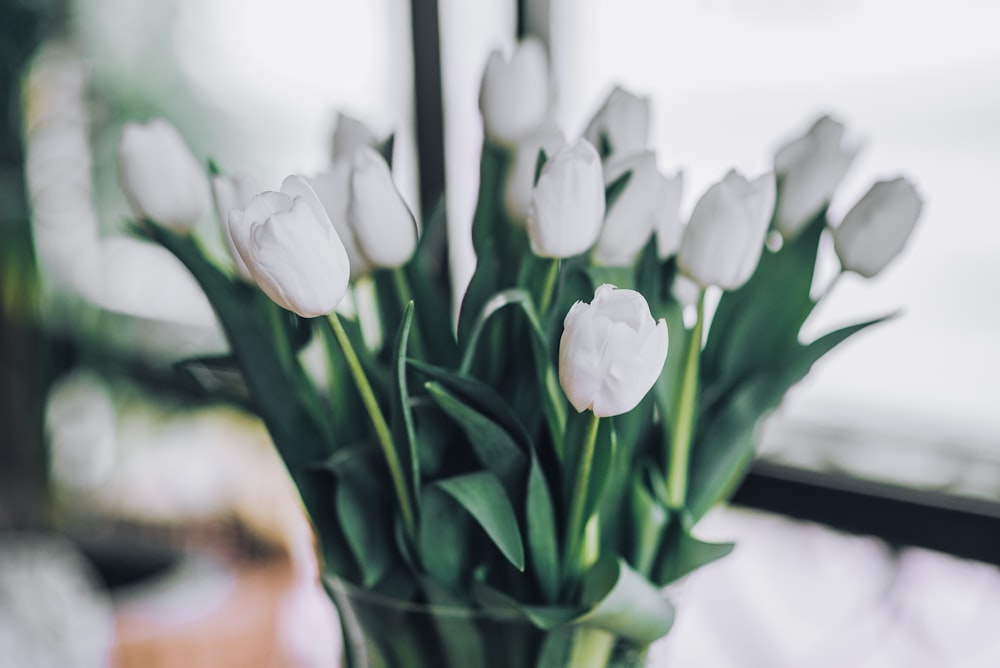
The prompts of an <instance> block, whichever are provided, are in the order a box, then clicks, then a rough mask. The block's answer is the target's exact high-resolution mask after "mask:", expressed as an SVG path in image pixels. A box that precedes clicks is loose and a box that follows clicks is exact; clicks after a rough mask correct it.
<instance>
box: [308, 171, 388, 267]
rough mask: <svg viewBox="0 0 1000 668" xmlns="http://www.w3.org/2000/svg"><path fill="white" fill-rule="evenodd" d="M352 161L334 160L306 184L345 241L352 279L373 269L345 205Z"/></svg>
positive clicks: (348, 190)
mask: <svg viewBox="0 0 1000 668" xmlns="http://www.w3.org/2000/svg"><path fill="white" fill-rule="evenodd" d="M350 183H351V162H350V161H349V160H335V161H334V162H333V164H332V165H331V166H330V169H328V170H327V171H325V172H323V173H322V174H317V175H316V176H313V177H311V178H310V179H309V185H310V186H311V187H312V189H313V190H314V191H316V195H317V196H318V197H319V201H320V202H322V203H323V208H325V209H326V213H327V215H329V216H330V222H332V223H333V228H334V229H335V230H337V236H339V237H340V240H341V241H342V242H344V249H345V250H346V251H347V258H348V260H350V263H351V280H352V281H353V280H354V279H356V278H358V277H360V276H364V275H366V274H368V273H369V272H370V271H371V270H372V269H373V268H374V265H372V263H371V260H369V259H368V257H367V256H365V254H364V253H363V252H361V247H360V246H359V245H358V240H357V238H355V236H354V230H353V229H351V224H350V222H348V220H347V205H348V202H349V199H350Z"/></svg>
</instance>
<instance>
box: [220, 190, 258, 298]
mask: <svg viewBox="0 0 1000 668" xmlns="http://www.w3.org/2000/svg"><path fill="white" fill-rule="evenodd" d="M262 190H263V188H261V187H260V184H259V182H258V181H257V179H256V178H254V177H253V175H251V174H249V173H247V172H238V173H236V174H233V175H226V174H216V175H215V176H213V177H212V197H213V199H214V200H215V212H216V214H218V216H219V222H220V223H221V224H222V231H223V233H224V234H223V236H225V238H226V246H227V247H228V248H229V254H230V255H231V256H232V258H233V262H234V263H235V264H236V271H237V272H239V274H240V276H242V277H243V278H245V279H247V280H248V281H252V280H253V276H251V275H250V270H249V269H247V265H246V263H245V262H244V261H243V258H242V257H240V253H239V251H237V250H236V245H235V244H234V243H233V235H232V233H231V232H230V231H229V212H230V211H232V210H233V209H245V208H247V206H248V205H249V204H250V200H251V199H253V196H254V195H256V194H257V193H259V192H261V191H262Z"/></svg>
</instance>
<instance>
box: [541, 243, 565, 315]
mask: <svg viewBox="0 0 1000 668" xmlns="http://www.w3.org/2000/svg"><path fill="white" fill-rule="evenodd" d="M561 267H562V259H561V258H558V257H557V258H554V259H553V260H552V261H551V263H550V264H549V271H548V273H547V274H546V275H545V286H544V287H543V289H542V301H541V304H540V305H539V311H540V312H541V313H542V314H543V315H544V314H545V313H547V312H548V310H549V306H551V305H552V297H553V296H554V295H555V291H556V283H558V282H559V269H560V268H561Z"/></svg>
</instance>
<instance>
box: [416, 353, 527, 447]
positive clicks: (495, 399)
mask: <svg viewBox="0 0 1000 668" xmlns="http://www.w3.org/2000/svg"><path fill="white" fill-rule="evenodd" d="M407 363H408V364H409V365H410V366H411V367H412V368H414V369H416V370H417V371H419V372H420V373H422V374H424V375H425V376H427V377H429V378H432V379H434V380H436V381H438V382H439V383H440V384H441V385H442V386H444V387H445V388H447V389H448V390H449V391H451V392H452V393H454V394H456V395H457V396H458V397H459V398H460V399H461V400H462V402H463V403H465V404H467V405H468V406H470V407H472V408H474V409H475V410H476V411H478V412H480V413H482V414H483V415H485V416H486V417H488V418H489V419H490V420H492V421H494V422H496V423H497V424H498V425H499V426H501V427H502V428H503V429H504V430H505V431H506V432H507V433H508V434H510V435H511V436H512V437H513V438H514V440H515V441H516V442H517V443H519V444H520V445H521V446H522V449H523V450H524V451H528V450H530V449H531V437H530V436H529V435H528V432H527V430H526V429H525V428H524V425H523V424H522V423H521V421H520V420H519V419H518V418H517V416H516V415H514V412H513V411H512V410H511V408H510V406H509V405H508V404H507V402H506V400H504V398H503V397H501V396H500V395H499V394H497V391H496V390H495V389H493V387H492V386H490V385H487V384H486V383H484V382H482V381H481V380H479V379H478V378H475V377H473V376H465V375H461V374H458V373H455V372H454V371H451V370H449V369H444V368H442V367H438V366H434V365H431V364H425V363H423V362H421V361H419V360H415V359H410V360H407Z"/></svg>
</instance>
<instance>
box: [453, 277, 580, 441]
mask: <svg viewBox="0 0 1000 668" xmlns="http://www.w3.org/2000/svg"><path fill="white" fill-rule="evenodd" d="M507 306H516V307H518V308H519V309H521V311H522V312H523V313H524V315H525V316H526V318H527V320H528V324H529V326H530V330H531V337H530V338H531V350H532V353H533V356H534V361H535V373H536V377H537V381H538V387H539V394H540V396H541V401H542V412H543V413H544V415H545V419H546V423H547V424H548V426H549V433H550V435H551V436H552V441H553V445H554V447H555V449H556V452H557V453H558V454H559V456H560V458H561V457H562V450H563V434H564V431H565V424H566V399H565V397H564V395H563V392H562V387H561V386H560V385H559V377H558V375H557V374H556V370H555V367H554V365H553V364H552V360H551V358H550V356H549V343H548V338H547V337H546V336H545V330H544V329H543V327H542V323H541V320H540V319H539V317H538V313H537V311H535V306H534V303H533V301H532V299H531V295H530V294H528V293H527V292H526V291H524V290H520V289H510V290H504V291H502V292H499V293H497V294H495V295H494V296H493V297H491V298H490V299H489V301H488V302H486V303H485V304H484V305H483V308H482V312H481V313H480V314H479V317H478V318H477V319H476V322H475V324H474V325H472V326H470V327H471V329H470V331H469V335H468V339H467V347H466V351H465V355H464V358H463V361H462V369H463V370H467V369H468V368H469V366H470V365H471V361H472V356H473V355H474V354H475V348H476V345H477V343H478V341H479V338H480V336H481V335H482V331H483V328H484V327H485V325H486V322H487V321H488V320H489V319H490V318H491V317H492V316H494V315H495V314H496V313H497V312H498V311H500V310H501V309H503V308H505V307H507Z"/></svg>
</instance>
